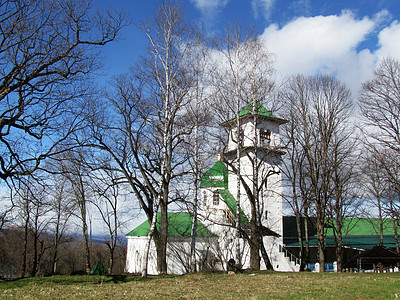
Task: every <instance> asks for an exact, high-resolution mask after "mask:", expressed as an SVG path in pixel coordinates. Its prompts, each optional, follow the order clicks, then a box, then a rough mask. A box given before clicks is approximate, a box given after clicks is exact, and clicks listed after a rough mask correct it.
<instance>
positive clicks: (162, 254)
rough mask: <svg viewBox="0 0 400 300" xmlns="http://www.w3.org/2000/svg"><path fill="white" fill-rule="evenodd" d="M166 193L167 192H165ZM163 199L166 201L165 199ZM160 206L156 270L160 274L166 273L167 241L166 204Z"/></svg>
mask: <svg viewBox="0 0 400 300" xmlns="http://www.w3.org/2000/svg"><path fill="white" fill-rule="evenodd" d="M167 195H168V193H167ZM164 201H167V200H166V199H165V200H164ZM160 206H161V227H160V240H159V247H158V249H157V270H158V272H159V273H160V274H167V241H168V212H167V205H165V204H163V205H160Z"/></svg>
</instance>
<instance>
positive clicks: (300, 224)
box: [296, 213, 307, 271]
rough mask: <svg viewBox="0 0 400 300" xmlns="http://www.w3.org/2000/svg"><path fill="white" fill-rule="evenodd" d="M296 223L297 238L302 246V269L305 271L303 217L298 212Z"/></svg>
mask: <svg viewBox="0 0 400 300" xmlns="http://www.w3.org/2000/svg"><path fill="white" fill-rule="evenodd" d="M306 222H307V221H306ZM296 225H297V239H298V241H299V247H300V252H299V253H300V255H299V259H300V271H304V268H305V261H304V245H303V222H302V217H301V215H300V214H299V213H296Z"/></svg>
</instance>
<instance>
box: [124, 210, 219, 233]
mask: <svg viewBox="0 0 400 300" xmlns="http://www.w3.org/2000/svg"><path fill="white" fill-rule="evenodd" d="M160 220H161V214H160V213H157V223H156V226H157V230H160V226H161V225H160V223H161V222H160ZM192 223H193V217H192V216H191V215H190V214H189V213H182V212H176V213H171V212H170V213H168V236H173V237H189V236H191V233H192ZM149 231H150V223H149V221H148V220H146V221H144V222H143V223H142V224H140V225H139V226H138V227H136V228H135V229H133V230H132V231H131V232H129V233H128V234H127V235H126V236H147V235H148V234H149ZM196 236H198V237H211V236H213V234H212V233H211V232H210V231H209V230H208V229H207V228H206V227H205V226H204V225H203V224H202V223H200V222H199V221H197V234H196Z"/></svg>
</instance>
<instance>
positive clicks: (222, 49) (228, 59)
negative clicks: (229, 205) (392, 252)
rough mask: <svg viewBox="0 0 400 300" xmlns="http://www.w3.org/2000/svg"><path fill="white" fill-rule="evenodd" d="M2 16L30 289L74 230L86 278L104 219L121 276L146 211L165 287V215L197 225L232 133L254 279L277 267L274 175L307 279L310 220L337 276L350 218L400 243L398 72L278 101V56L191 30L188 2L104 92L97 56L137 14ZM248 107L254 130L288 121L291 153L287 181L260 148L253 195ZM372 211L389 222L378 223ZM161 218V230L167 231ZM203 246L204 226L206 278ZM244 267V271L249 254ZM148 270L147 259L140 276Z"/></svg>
mask: <svg viewBox="0 0 400 300" xmlns="http://www.w3.org/2000/svg"><path fill="white" fill-rule="evenodd" d="M0 7H1V8H2V10H1V11H2V13H1V16H2V19H1V21H0V27H1V30H2V32H3V35H2V43H1V44H0V55H1V56H0V61H1V62H2V68H1V79H0V111H1V117H0V139H1V140H0V141H1V149H2V151H1V156H0V177H1V178H2V180H3V185H4V187H5V190H6V191H7V195H8V196H7V197H6V196H4V201H6V202H7V205H6V206H4V208H3V210H2V215H1V219H0V220H1V228H7V227H9V226H11V225H18V226H20V227H21V228H23V230H22V232H23V233H24V234H23V235H24V238H23V240H24V241H25V242H26V244H25V245H24V246H23V249H24V255H22V257H23V258H22V260H21V265H22V267H21V270H22V275H25V274H26V273H27V267H26V266H27V257H28V255H27V253H28V251H33V252H30V255H32V253H33V256H32V257H33V258H32V260H31V261H32V264H31V269H32V272H31V275H36V274H37V272H38V267H37V266H38V265H40V260H41V257H42V256H41V255H42V254H43V253H44V252H45V251H44V249H45V248H43V247H45V246H44V243H43V239H44V236H45V235H46V236H47V234H48V233H49V232H50V233H51V237H52V239H53V242H52V243H51V250H48V251H47V252H50V251H51V253H52V256H53V259H52V265H53V267H52V268H51V269H52V272H57V261H58V260H59V252H58V249H59V247H60V245H61V244H62V243H63V238H65V237H66V232H67V229H68V228H69V227H79V228H80V230H81V234H82V237H83V248H84V253H85V255H84V257H85V262H84V266H83V267H82V270H83V271H85V272H89V271H90V268H91V267H92V263H93V259H91V255H92V253H93V249H91V243H90V227H91V217H90V214H92V211H93V210H95V211H96V212H97V213H98V214H99V215H100V218H101V222H102V224H104V228H106V230H107V233H108V236H109V241H108V242H107V243H106V245H107V249H108V257H109V259H108V260H109V263H108V267H109V271H110V272H113V265H114V262H113V261H114V258H115V255H116V254H115V253H116V251H117V250H116V249H117V248H118V236H119V234H120V228H121V220H122V218H121V214H122V213H123V209H124V207H128V208H129V209H131V211H132V208H133V207H140V209H141V211H142V213H143V214H144V215H145V216H146V218H147V220H148V221H149V223H150V224H151V227H150V233H149V236H148V244H147V249H149V246H150V241H152V240H153V241H154V243H155V246H156V253H157V269H158V271H159V272H160V273H161V274H164V273H166V272H167V259H166V258H167V257H166V255H167V242H168V234H167V232H168V231H167V229H168V218H167V214H168V212H169V211H173V210H181V211H182V210H185V211H189V212H190V213H191V214H192V215H193V216H194V218H193V222H194V223H193V224H196V220H197V208H198V205H199V201H198V200H199V195H198V188H199V182H200V176H201V174H202V173H203V172H204V170H205V168H207V165H209V162H210V157H212V156H215V154H216V153H218V152H219V153H224V151H225V150H226V137H227V134H228V133H229V132H228V128H227V127H221V126H219V124H221V123H224V122H227V121H231V120H235V122H236V130H233V131H232V132H231V134H232V135H234V136H232V139H233V140H235V141H236V143H237V149H238V152H237V153H236V158H235V159H233V160H230V161H228V160H226V159H225V160H224V161H225V162H226V163H229V164H230V167H231V169H232V170H234V172H235V174H236V177H237V183H238V186H237V194H236V195H235V197H236V201H237V211H236V221H235V222H233V223H232V226H234V227H235V228H236V229H237V237H239V236H241V237H244V238H245V240H246V241H247V242H248V243H249V245H250V249H251V251H250V253H251V267H252V268H254V269H259V268H260V262H261V260H263V261H264V263H265V265H266V266H268V267H270V268H271V267H272V266H271V264H270V262H269V258H268V255H267V253H266V252H265V247H264V245H263V239H262V224H261V220H262V217H263V210H264V208H263V207H262V203H260V196H259V195H260V191H261V189H262V188H263V187H265V186H267V184H266V183H268V181H269V179H270V176H271V174H274V173H282V174H283V178H284V186H285V188H284V190H283V197H284V198H285V199H286V202H287V203H288V205H289V206H290V207H291V209H292V211H293V214H294V215H295V216H296V220H297V230H298V233H299V244H300V245H301V247H302V249H301V252H300V254H301V266H302V269H303V268H304V265H305V263H306V262H307V260H308V255H309V244H308V241H309V236H308V230H307V226H308V222H307V221H306V222H304V220H308V219H311V218H314V219H315V220H316V224H315V225H316V228H317V236H318V259H319V262H320V265H321V268H322V270H324V269H323V268H324V265H325V264H324V262H325V227H326V226H327V225H328V224H330V225H334V226H333V228H334V233H335V246H336V255H337V262H338V268H339V270H340V269H341V263H342V257H343V253H342V251H343V236H344V235H345V234H346V232H347V230H349V228H345V224H346V223H345V222H344V220H345V218H347V217H351V216H361V215H362V214H368V213H371V212H373V213H375V212H376V211H377V213H378V217H379V219H380V220H381V224H382V226H381V231H380V232H381V242H383V224H384V220H385V219H390V220H391V221H392V222H393V226H394V228H395V232H397V226H398V219H399V215H398V208H399V207H398V206H399V195H400V194H399V191H400V190H399V181H398V178H397V174H398V172H397V164H396V162H397V159H398V153H399V149H400V147H399V141H400V140H399V132H400V129H399V114H398V112H399V111H398V110H399V105H400V104H399V103H400V102H399V100H400V97H399V96H400V95H399V84H400V80H399V78H400V64H399V62H398V61H397V60H395V59H392V58H386V59H384V60H382V62H381V64H380V66H379V67H378V69H377V70H376V71H375V74H374V78H373V79H372V80H371V81H368V82H366V83H364V84H363V86H362V89H361V93H360V94H359V95H352V93H351V91H350V90H349V88H348V87H346V85H345V84H344V83H342V82H340V81H339V80H337V79H336V78H334V77H333V76H330V75H318V76H305V75H301V74H299V75H295V76H292V77H290V78H287V79H286V80H285V81H284V82H283V84H282V85H279V86H278V85H277V83H276V82H275V81H274V80H273V59H272V55H271V53H269V52H268V50H267V49H266V47H265V45H263V43H262V41H260V40H259V38H258V37H257V33H256V32H255V31H254V30H253V29H252V28H247V27H244V26H241V25H239V24H234V25H232V26H227V27H226V28H225V29H224V31H223V33H222V34H221V35H220V36H218V37H213V38H209V37H208V36H207V35H206V34H205V33H204V32H203V31H202V30H201V28H197V27H196V26H194V25H193V24H189V23H187V22H186V21H185V19H184V14H183V10H182V8H181V6H180V4H179V2H175V1H160V3H159V5H158V6H157V9H156V11H155V13H154V15H153V16H152V17H150V18H149V19H148V20H145V21H144V22H142V23H141V24H140V25H139V28H140V29H141V30H142V32H143V34H144V35H145V36H146V37H147V40H148V43H147V48H146V52H145V54H144V55H143V56H142V57H141V58H140V60H139V61H138V62H137V63H136V64H135V65H134V66H132V67H131V69H130V70H129V71H128V72H127V73H125V74H120V75H116V76H115V77H114V78H113V80H112V82H111V83H110V84H109V85H108V86H106V88H104V89H100V88H99V89H98V88H96V85H95V84H94V82H95V80H96V77H95V74H96V72H95V71H97V70H98V68H99V67H100V65H101V60H100V58H99V57H98V52H97V50H96V49H98V48H101V47H102V46H104V45H106V44H107V43H109V42H112V41H113V40H115V39H116V37H117V36H118V34H119V32H120V30H121V29H122V28H124V27H125V26H127V25H128V24H129V21H128V18H127V16H126V15H125V14H124V13H122V12H117V11H106V12H103V13H96V12H94V10H93V7H92V6H91V2H90V1H84V2H82V1H79V3H78V2H77V1H74V0H68V1H56V2H54V1H46V0H42V1H30V0H18V1H6V0H4V1H0ZM277 55H279V53H277ZM249 103H251V110H252V111H253V112H254V113H253V116H254V117H253V119H252V122H253V124H254V125H255V126H254V129H255V130H256V129H257V124H258V120H257V118H256V117H255V116H256V113H255V112H256V111H257V110H258V109H259V107H260V104H263V105H264V106H265V107H267V108H268V109H269V110H270V111H271V112H273V113H274V114H275V113H276V114H277V115H279V116H281V117H282V118H283V119H286V120H287V121H288V122H287V123H286V124H285V125H284V126H282V128H281V137H282V145H281V146H278V147H279V148H280V151H284V152H285V153H286V154H285V155H284V156H283V163H282V168H275V167H271V168H269V169H265V168H264V167H263V166H262V165H261V164H260V159H259V158H258V157H257V156H256V155H254V153H256V148H257V140H255V138H254V137H256V136H257V132H255V133H254V135H253V136H254V137H253V139H254V143H253V145H252V147H253V148H254V151H253V155H251V154H249V159H250V162H251V164H252V170H253V175H254V176H253V178H255V180H254V181H253V182H251V184H249V183H248V182H247V181H246V180H245V179H244V178H243V176H242V171H241V170H242V168H243V167H242V166H241V165H240V159H239V158H240V151H241V148H242V146H243V145H242V141H243V138H244V137H243V136H241V134H242V133H241V131H240V120H239V112H240V109H241V108H242V107H243V106H245V105H248V104H249ZM266 137H267V134H266ZM275 150H276V149H275ZM267 154H268V153H267ZM241 197H247V200H249V201H248V203H250V205H251V208H250V211H251V216H249V217H250V218H249V219H250V231H245V230H243V228H242V226H241V224H240V214H241V209H240V205H241V202H242V201H241ZM6 198H7V199H6ZM124 200H125V201H124ZM372 205H374V206H376V209H366V208H368V207H369V208H371V206H372ZM158 212H159V216H160V228H157V227H156V226H155V224H156V218H157V215H158V214H157V213H158ZM74 223H76V224H74ZM195 231H196V227H195V226H193V230H192V243H191V245H192V246H191V248H192V249H191V263H190V264H191V266H192V267H191V270H193V271H195V265H196V264H195V248H196V238H195V237H196V234H195ZM28 236H31V237H32V238H30V239H28ZM29 241H32V243H33V244H32V245H30V246H28V242H29ZM396 241H397V234H396ZM397 244H398V242H397ZM303 245H304V246H303ZM398 248H399V247H398V246H397V251H398V250H399V249H398ZM49 249H50V248H49ZM147 253H148V250H147ZM236 255H237V261H239V262H240V249H239V247H237V250H236ZM147 260H148V259H147V257H146V255H145V256H144V261H143V270H142V275H143V276H146V274H147Z"/></svg>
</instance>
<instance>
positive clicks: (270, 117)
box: [221, 100, 287, 126]
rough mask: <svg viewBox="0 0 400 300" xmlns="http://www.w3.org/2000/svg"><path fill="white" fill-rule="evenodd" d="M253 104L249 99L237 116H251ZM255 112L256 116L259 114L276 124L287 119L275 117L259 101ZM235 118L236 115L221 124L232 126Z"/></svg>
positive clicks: (283, 122)
mask: <svg viewBox="0 0 400 300" xmlns="http://www.w3.org/2000/svg"><path fill="white" fill-rule="evenodd" d="M253 105H254V100H251V101H250V102H249V103H247V104H246V106H244V107H243V108H242V109H241V110H240V111H239V117H240V118H244V117H247V116H252V115H253ZM255 114H256V115H257V116H260V117H262V118H264V119H267V120H270V121H272V122H275V123H278V124H285V123H287V120H284V119H281V118H278V117H276V116H275V115H274V114H273V113H272V112H271V111H269V110H268V109H266V108H265V107H264V106H263V105H262V104H261V103H260V102H259V101H256V107H255ZM235 120H236V117H234V118H233V119H231V120H228V121H226V122H224V123H222V124H221V126H232V124H234V122H235Z"/></svg>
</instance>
